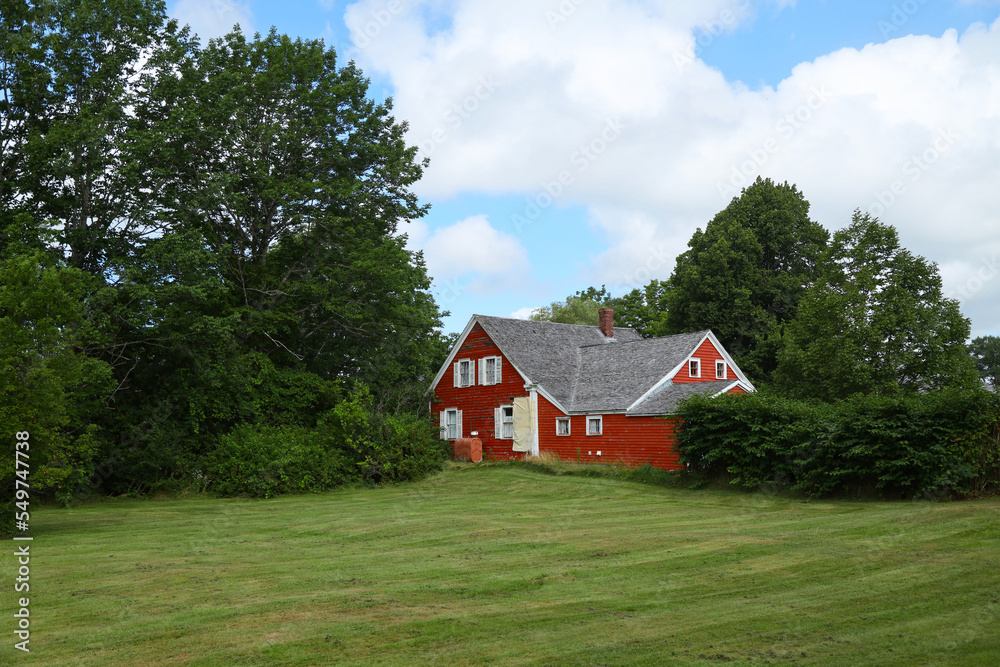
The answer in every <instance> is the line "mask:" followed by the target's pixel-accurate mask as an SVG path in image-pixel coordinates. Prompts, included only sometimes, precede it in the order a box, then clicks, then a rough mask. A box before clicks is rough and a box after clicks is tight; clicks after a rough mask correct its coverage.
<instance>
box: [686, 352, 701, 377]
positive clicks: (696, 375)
mask: <svg viewBox="0 0 1000 667" xmlns="http://www.w3.org/2000/svg"><path fill="white" fill-rule="evenodd" d="M691 362H696V363H697V364H698V373H697V374H695V373H692V372H691ZM688 375H689V376H690V377H693V378H700V377H701V359H699V358H698V357H691V358H690V359H688Z"/></svg>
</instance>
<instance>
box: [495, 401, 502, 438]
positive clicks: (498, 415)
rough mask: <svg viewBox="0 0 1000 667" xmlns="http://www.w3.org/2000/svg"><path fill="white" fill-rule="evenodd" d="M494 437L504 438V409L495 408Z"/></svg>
mask: <svg viewBox="0 0 1000 667" xmlns="http://www.w3.org/2000/svg"><path fill="white" fill-rule="evenodd" d="M493 437H494V438H496V439H497V440H499V439H500V438H502V437H503V408H493Z"/></svg>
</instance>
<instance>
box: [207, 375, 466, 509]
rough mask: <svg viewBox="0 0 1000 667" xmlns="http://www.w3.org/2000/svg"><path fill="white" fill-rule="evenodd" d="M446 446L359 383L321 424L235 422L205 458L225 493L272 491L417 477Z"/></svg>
mask: <svg viewBox="0 0 1000 667" xmlns="http://www.w3.org/2000/svg"><path fill="white" fill-rule="evenodd" d="M449 453H450V444H449V443H448V442H446V441H443V440H441V439H440V438H439V437H438V433H437V429H436V428H435V427H434V426H433V425H432V424H431V423H430V421H429V419H427V418H424V417H419V416H417V415H413V414H408V413H404V414H399V415H387V414H383V413H380V412H378V411H377V410H376V409H375V408H374V401H373V398H372V395H371V392H370V391H369V390H368V388H367V387H366V386H364V385H363V384H358V385H357V386H356V387H355V388H354V390H353V391H352V392H351V394H350V395H349V396H348V397H347V398H345V399H344V400H342V401H341V402H340V403H338V404H337V405H336V406H334V407H333V408H332V409H331V410H329V411H328V412H327V413H325V414H324V415H323V416H322V417H321V418H320V420H319V424H318V426H317V427H316V428H307V427H304V426H294V425H284V426H271V425H242V426H239V427H237V428H236V429H234V430H233V431H231V432H230V433H228V434H226V435H225V436H223V437H222V438H221V440H220V441H219V444H218V446H217V447H216V449H215V451H213V452H212V454H211V455H210V456H208V457H207V458H206V465H205V468H206V470H205V473H206V475H207V477H208V480H209V481H208V484H209V486H210V488H212V489H214V490H216V491H218V492H219V493H221V494H223V495H246V496H252V497H261V498H268V497H270V496H274V495H278V494H281V493H290V492H300V493H301V492H317V491H324V490H327V489H332V488H335V487H338V486H344V485H349V484H382V483H394V482H402V481H409V480H415V479H420V478H422V477H424V476H426V475H427V474H428V473H430V472H433V471H436V470H440V469H441V468H442V467H443V465H444V462H445V460H446V459H447V457H448V454H449Z"/></svg>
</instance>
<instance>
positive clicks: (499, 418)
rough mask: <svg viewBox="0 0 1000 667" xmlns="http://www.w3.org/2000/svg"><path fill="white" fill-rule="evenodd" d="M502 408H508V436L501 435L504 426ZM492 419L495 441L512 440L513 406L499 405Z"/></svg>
mask: <svg viewBox="0 0 1000 667" xmlns="http://www.w3.org/2000/svg"><path fill="white" fill-rule="evenodd" d="M504 408H510V422H509V423H510V435H509V436H505V435H504V434H503V425H504V421H503V411H504ZM493 419H494V426H493V437H494V438H496V439H497V440H513V439H514V406H513V404H510V405H501V406H500V407H499V408H496V412H495V413H494V417H493Z"/></svg>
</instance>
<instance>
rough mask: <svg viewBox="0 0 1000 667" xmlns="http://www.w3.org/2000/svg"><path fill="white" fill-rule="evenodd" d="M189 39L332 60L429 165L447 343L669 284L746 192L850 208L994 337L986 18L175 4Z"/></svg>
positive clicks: (724, 9) (909, 5)
mask: <svg viewBox="0 0 1000 667" xmlns="http://www.w3.org/2000/svg"><path fill="white" fill-rule="evenodd" d="M169 11H170V12H171V15H173V16H175V17H177V18H179V19H180V20H181V21H182V22H184V23H190V24H191V25H192V27H193V28H194V29H195V31H196V32H198V33H199V34H200V35H202V36H203V37H211V36H217V35H219V34H222V33H223V32H225V31H226V30H228V28H229V27H230V26H231V25H232V24H233V23H235V22H239V23H240V24H241V26H242V27H243V29H244V30H245V31H255V30H256V31H266V30H268V29H269V28H270V27H271V26H272V25H273V26H275V27H276V28H277V30H278V31H279V32H283V33H287V34H289V35H292V36H300V37H303V38H322V39H324V40H325V41H326V43H327V44H328V45H331V46H334V47H335V48H336V49H337V51H338V53H340V54H341V55H342V57H343V58H344V59H345V61H346V60H347V59H353V60H355V61H356V62H357V63H358V65H359V66H360V67H361V68H362V69H363V70H364V71H365V73H366V74H367V75H368V76H369V78H370V79H371V81H372V87H371V93H372V95H373V96H374V97H377V98H383V97H387V96H392V97H393V98H394V100H395V109H396V114H397V117H398V118H400V119H404V120H407V121H408V122H409V123H410V133H409V135H408V136H409V138H410V141H411V143H413V144H415V145H418V146H420V147H421V152H422V154H424V155H426V156H428V157H429V158H430V159H431V166H430V168H429V169H428V171H427V173H426V174H425V178H424V179H423V180H422V181H421V183H420V184H419V185H418V187H417V192H418V193H419V194H420V196H421V197H422V199H423V200H424V201H425V202H428V203H430V204H431V206H432V209H431V212H430V214H429V215H428V216H427V217H426V218H424V219H423V220H419V221H413V222H411V223H409V224H408V225H405V226H404V227H405V231H406V232H407V234H408V237H409V242H410V246H411V247H412V248H413V249H420V250H423V251H424V253H425V257H426V260H427V264H428V269H429V271H430V273H431V275H432V276H433V277H434V278H435V290H436V292H437V296H438V301H439V303H441V305H442V307H443V308H445V309H447V310H449V311H451V313H452V315H451V316H450V317H448V318H447V319H446V321H445V330H446V331H459V330H461V329H462V327H463V326H464V325H465V323H466V322H467V321H468V318H469V317H470V316H471V315H472V314H473V313H483V314H489V315H498V316H510V315H515V316H524V315H525V314H526V313H527V312H529V310H530V309H531V308H534V307H539V306H542V305H546V304H547V303H549V302H551V301H554V300H561V299H563V298H565V297H566V296H567V295H569V294H572V293H573V292H575V291H577V290H579V289H583V288H585V287H587V286H589V285H601V284H606V285H607V286H608V287H609V288H610V289H611V290H612V291H613V292H616V293H620V292H623V291H627V290H629V289H632V288H634V287H641V286H642V285H643V284H645V283H646V282H648V280H649V279H651V278H660V279H665V278H667V277H669V275H670V272H671V269H672V267H673V260H674V258H675V257H676V255H677V254H678V253H680V252H682V251H683V250H684V249H685V246H686V243H687V240H688V239H689V238H690V236H691V234H692V233H693V232H694V230H695V229H696V228H698V227H704V225H705V224H706V223H707V222H708V220H710V219H711V218H712V216H713V215H714V214H715V213H716V212H718V211H719V210H721V209H722V208H724V207H725V205H726V204H727V203H728V201H729V199H730V198H731V197H732V196H733V195H734V194H736V193H738V191H739V188H740V187H742V186H743V185H744V184H747V183H749V182H751V181H752V180H753V179H754V178H755V177H756V176H757V175H763V176H767V177H771V178H774V179H776V180H779V181H786V180H787V181H789V182H792V183H796V184H797V185H798V186H799V188H800V189H801V190H802V191H803V192H804V194H805V197H806V199H808V200H809V201H810V202H811V204H812V209H811V215H812V217H813V219H815V220H817V221H818V222H820V223H821V224H823V225H824V226H826V227H827V228H828V229H831V230H834V229H837V228H839V227H842V226H845V225H846V224H847V223H848V222H849V221H850V215H851V212H852V211H853V210H854V209H855V208H861V209H862V210H865V211H868V212H870V213H873V214H874V215H877V216H878V217H879V218H881V219H882V220H883V221H885V222H888V223H890V224H893V225H895V226H896V227H897V229H898V230H899V231H900V236H901V238H902V241H903V243H904V245H905V246H906V247H908V248H910V249H911V250H913V251H914V252H916V253H918V254H921V255H923V256H925V257H927V258H928V259H929V260H932V261H935V262H937V263H938V264H939V266H940V269H941V273H942V277H943V279H944V286H945V292H946V293H948V294H949V295H950V296H953V297H955V298H959V299H960V300H961V301H962V307H963V311H964V312H965V314H966V315H967V316H969V317H971V319H972V323H973V333H974V335H982V334H1000V308H998V307H997V306H998V305H1000V189H998V188H997V187H996V184H997V183H998V182H1000V23H998V21H997V19H998V16H1000V2H997V1H986V0H984V1H981V2H975V1H968V0H966V1H961V0H951V1H949V0H934V1H931V0H923V1H921V0H905V1H899V0H897V1H895V2H880V1H869V2H860V1H841V2H836V3H834V2H823V1H820V0H813V1H807V0H800V1H798V2H795V1H794V0H767V1H763V2H753V1H751V0H700V1H695V2H684V1H676V0H675V1H671V2H667V1H653V0H508V2H505V3H497V2H495V1H493V0H359V1H357V2H344V1H342V0H314V1H313V2H296V3H287V2H281V3H279V2H273V1H265V0H248V1H247V2H242V3H235V2H229V1H228V0H213V1H212V2H204V1H203V0H180V1H179V2H173V3H170V4H169Z"/></svg>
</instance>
